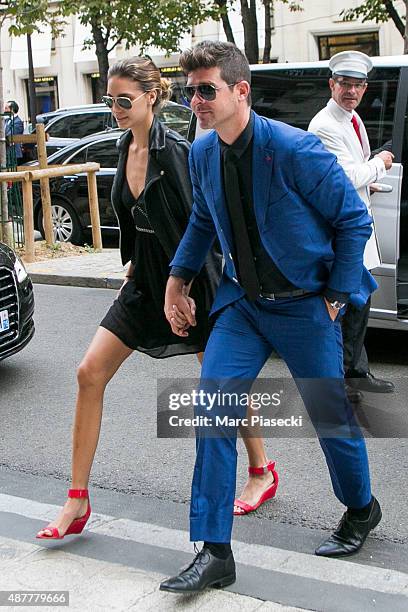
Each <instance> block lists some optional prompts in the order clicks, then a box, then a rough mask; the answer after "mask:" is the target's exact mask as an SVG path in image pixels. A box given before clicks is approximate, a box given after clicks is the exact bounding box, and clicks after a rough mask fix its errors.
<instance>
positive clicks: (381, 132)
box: [190, 55, 408, 330]
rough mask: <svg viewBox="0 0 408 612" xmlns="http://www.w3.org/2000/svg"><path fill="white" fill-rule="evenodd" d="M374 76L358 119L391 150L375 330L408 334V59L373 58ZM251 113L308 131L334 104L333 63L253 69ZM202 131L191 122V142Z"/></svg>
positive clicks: (381, 218)
mask: <svg viewBox="0 0 408 612" xmlns="http://www.w3.org/2000/svg"><path fill="white" fill-rule="evenodd" d="M371 59H372V61H373V66H374V67H373V70H372V71H371V72H370V74H369V77H368V88H367V92H366V94H365V95H364V97H363V99H362V102H361V104H360V105H359V107H358V113H359V115H361V117H362V119H363V121H364V125H365V127H366V129H367V132H368V137H369V139H370V143H371V148H372V149H373V150H376V149H377V150H378V149H382V148H384V149H391V150H392V152H393V153H394V156H395V157H394V163H393V166H392V169H391V170H390V171H388V172H387V175H386V176H385V177H384V178H383V179H382V180H381V183H383V184H384V185H386V190H385V189H384V191H382V192H380V193H375V194H373V196H372V199H371V201H372V210H373V216H374V220H375V227H376V236H377V241H378V246H379V251H380V258H381V264H380V266H379V267H378V268H375V270H374V271H373V273H374V277H375V279H376V281H377V282H378V285H379V287H378V289H377V291H375V293H374V294H373V298H372V303H371V311H370V322H369V324H370V325H371V326H373V327H384V328H393V329H404V330H408V86H407V83H408V56H406V55H402V56H397V55H396V56H391V57H372V58H371ZM251 73H252V85H251V93H252V108H253V109H254V110H255V111H256V112H257V113H258V114H259V115H263V116H265V117H270V118H271V119H277V120H278V121H283V122H285V123H289V124H291V125H294V126H295V127H298V128H302V129H304V130H306V129H307V127H308V125H309V123H310V121H311V119H312V117H314V115H315V114H316V113H317V112H318V111H319V110H320V109H321V108H323V107H324V106H325V105H326V103H327V101H328V100H329V98H330V90H329V86H328V80H329V76H330V75H331V73H330V71H329V62H328V61H320V62H298V63H288V64H266V65H254V66H251ZM199 132H200V130H199V129H198V128H197V126H196V125H195V122H194V121H192V122H191V126H190V140H193V139H194V138H196V137H197V136H199Z"/></svg>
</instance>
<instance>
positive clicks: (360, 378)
mask: <svg viewBox="0 0 408 612" xmlns="http://www.w3.org/2000/svg"><path fill="white" fill-rule="evenodd" d="M346 381H347V385H349V386H350V387H353V389H358V390H359V391H368V392H369V393H394V390H395V387H394V383H392V382H391V381H390V380H381V378H376V377H375V376H373V374H371V372H365V373H361V372H347V374H346Z"/></svg>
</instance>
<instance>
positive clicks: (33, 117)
mask: <svg viewBox="0 0 408 612" xmlns="http://www.w3.org/2000/svg"><path fill="white" fill-rule="evenodd" d="M27 57H28V94H29V97H30V109H29V110H30V122H31V131H33V129H34V128H35V124H36V122H37V101H36V97H35V83H34V64H33V50H32V47H31V34H27Z"/></svg>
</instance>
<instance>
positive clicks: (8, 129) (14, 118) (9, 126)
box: [4, 100, 24, 166]
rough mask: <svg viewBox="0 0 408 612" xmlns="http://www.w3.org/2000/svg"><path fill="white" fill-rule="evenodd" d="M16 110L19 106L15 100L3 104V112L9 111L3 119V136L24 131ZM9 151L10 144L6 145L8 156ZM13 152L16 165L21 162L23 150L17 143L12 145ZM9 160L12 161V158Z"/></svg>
mask: <svg viewBox="0 0 408 612" xmlns="http://www.w3.org/2000/svg"><path fill="white" fill-rule="evenodd" d="M18 111H19V107H18V104H17V102H15V101H14V100H9V101H8V102H6V104H5V105H4V112H5V113H10V115H9V117H7V118H6V119H5V121H4V132H5V136H6V137H7V136H15V135H16V134H23V132H24V124H23V122H22V121H21V119H20V117H19V116H18ZM10 151H11V148H10V146H8V147H7V153H8V157H9V156H10ZM14 152H15V157H16V159H15V161H16V165H17V166H18V164H19V163H20V162H21V160H22V157H23V150H22V148H21V144H20V143H17V144H15V145H14ZM10 161H12V162H14V160H11V158H10Z"/></svg>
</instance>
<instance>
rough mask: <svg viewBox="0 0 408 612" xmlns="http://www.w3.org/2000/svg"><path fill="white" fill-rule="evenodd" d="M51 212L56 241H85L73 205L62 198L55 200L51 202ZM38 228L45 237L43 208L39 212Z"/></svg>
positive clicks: (81, 242) (75, 242)
mask: <svg viewBox="0 0 408 612" xmlns="http://www.w3.org/2000/svg"><path fill="white" fill-rule="evenodd" d="M51 213H52V224H53V228H54V241H55V242H72V244H83V243H84V241H83V233H82V227H81V225H80V223H79V220H78V216H77V214H76V212H75V211H74V209H73V208H72V206H70V205H69V204H66V203H65V202H62V201H61V200H54V201H53V202H52V203H51ZM38 228H39V230H40V232H41V236H42V237H43V238H45V233H44V227H43V214H42V209H40V212H39V214H38Z"/></svg>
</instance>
